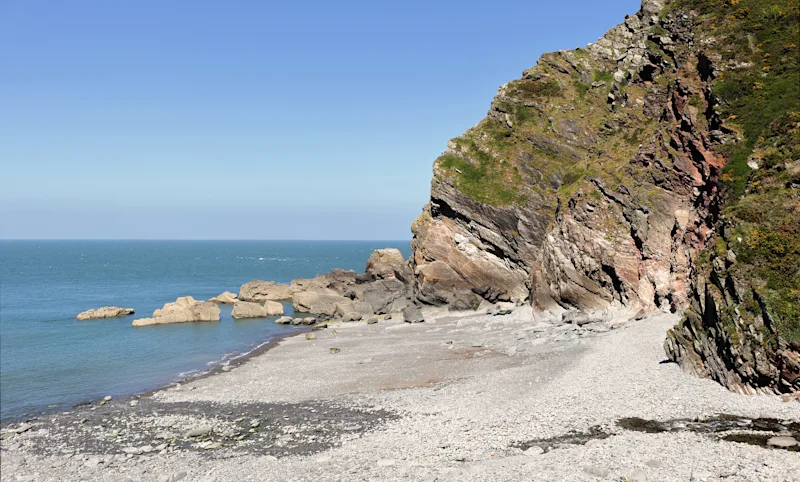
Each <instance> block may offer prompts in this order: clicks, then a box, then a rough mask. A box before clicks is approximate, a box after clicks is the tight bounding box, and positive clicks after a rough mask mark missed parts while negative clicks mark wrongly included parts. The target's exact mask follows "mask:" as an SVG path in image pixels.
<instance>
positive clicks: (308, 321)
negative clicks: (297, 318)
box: [302, 316, 317, 325]
mask: <svg viewBox="0 0 800 482" xmlns="http://www.w3.org/2000/svg"><path fill="white" fill-rule="evenodd" d="M316 322H317V319H316V318H314V317H313V316H307V317H305V318H303V319H302V323H303V324H304V325H313V324H314V323H316Z"/></svg>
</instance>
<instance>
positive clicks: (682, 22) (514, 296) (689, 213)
mask: <svg viewBox="0 0 800 482" xmlns="http://www.w3.org/2000/svg"><path fill="white" fill-rule="evenodd" d="M661 8H662V5H661V3H659V2H656V1H649V0H648V1H645V2H644V3H643V7H642V10H641V11H640V12H639V13H638V14H637V15H635V16H631V17H628V18H627V19H626V20H625V22H624V23H623V24H622V25H619V26H617V27H614V28H613V29H611V30H609V32H608V33H607V34H606V35H605V36H604V37H603V38H602V39H600V40H599V41H598V42H597V43H595V44H592V45H589V46H588V47H587V48H586V49H577V50H574V51H560V52H555V53H551V54H545V55H544V56H542V58H541V59H540V60H539V62H538V63H537V65H536V66H535V67H533V68H532V69H529V70H527V71H525V72H524V73H523V77H522V78H521V79H519V80H515V81H512V82H509V83H508V84H506V85H504V86H502V87H501V88H500V90H499V92H498V94H497V96H496V97H495V99H494V101H493V103H492V106H491V108H490V110H489V113H488V115H487V117H486V118H485V119H484V120H482V121H481V122H480V123H479V124H478V125H477V126H475V127H474V128H472V129H470V130H468V131H467V132H466V133H465V134H463V135H462V136H461V137H458V138H456V139H453V140H452V141H450V143H449V144H448V148H447V150H446V151H445V152H444V153H443V154H442V156H440V157H439V158H438V159H437V161H436V163H435V165H434V178H433V181H432V186H431V200H430V203H429V204H428V205H427V206H426V207H425V209H424V211H423V213H422V215H421V216H420V217H419V218H418V219H417V221H416V222H415V223H414V226H413V227H412V231H413V233H414V239H413V241H412V247H413V250H414V254H413V258H412V262H413V268H414V274H415V284H416V297H417V298H418V299H419V300H420V301H422V302H424V303H430V304H445V303H450V304H452V303H453V302H454V301H455V300H459V302H461V303H474V300H473V299H472V298H471V296H472V295H478V296H480V297H482V298H484V299H487V300H489V301H492V302H496V301H512V302H517V303H521V302H530V303H532V304H533V305H534V307H535V308H537V309H539V310H554V311H557V312H560V311H562V310H564V309H573V308H577V309H585V310H595V309H602V308H609V307H616V308H621V309H626V310H629V311H630V312H638V311H640V310H642V309H644V310H653V309H657V308H661V309H673V310H674V309H679V308H682V307H683V306H684V305H685V303H686V299H687V293H688V286H687V283H686V279H687V277H688V276H689V274H690V272H691V257H692V256H693V255H694V253H696V252H697V251H698V250H699V249H701V248H702V247H703V246H704V245H705V243H706V242H707V241H708V239H709V236H710V234H711V232H710V230H709V228H708V226H709V225H710V224H713V222H714V215H715V213H716V212H717V210H718V205H717V203H718V199H717V198H718V196H717V194H718V193H717V188H716V184H717V182H718V179H719V175H720V169H721V167H722V166H723V165H724V159H723V158H722V157H721V156H720V155H718V154H716V153H715V152H714V151H713V140H712V139H713V137H714V135H716V134H712V132H718V131H719V129H720V128H721V127H720V124H721V121H720V119H719V117H718V116H717V115H716V113H715V112H714V110H713V105H712V104H713V99H711V98H710V95H711V94H710V85H709V82H710V81H711V78H710V76H709V70H711V69H713V66H712V65H711V64H710V61H709V59H708V58H707V57H705V56H704V54H703V53H702V52H700V51H697V50H696V49H694V48H693V43H692V38H693V35H694V32H693V30H692V19H691V18H690V17H689V16H687V17H686V18H684V17H683V16H670V15H667V16H662V17H659V15H658V14H657V13H654V12H660V11H661Z"/></svg>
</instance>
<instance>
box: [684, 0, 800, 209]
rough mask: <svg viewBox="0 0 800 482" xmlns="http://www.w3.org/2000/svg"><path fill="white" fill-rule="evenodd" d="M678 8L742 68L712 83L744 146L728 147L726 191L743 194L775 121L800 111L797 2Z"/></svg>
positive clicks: (695, 0) (712, 0)
mask: <svg viewBox="0 0 800 482" xmlns="http://www.w3.org/2000/svg"><path fill="white" fill-rule="evenodd" d="M674 4H675V6H676V7H683V8H686V9H694V10H696V11H697V12H699V13H700V14H701V15H702V23H703V24H704V28H707V29H708V30H709V31H712V32H713V34H714V35H715V36H716V37H718V39H717V44H718V46H719V47H721V48H723V49H724V50H723V52H722V54H723V59H724V60H725V61H735V62H737V63H738V65H739V66H740V67H739V68H732V69H728V70H726V71H725V72H724V73H723V74H722V76H721V77H720V78H719V79H717V80H716V82H715V83H714V88H713V92H714V95H715V96H716V97H717V98H718V99H719V101H720V108H721V113H722V115H723V117H724V118H726V119H727V120H728V123H730V124H732V125H738V127H739V128H740V129H741V132H742V134H743V136H744V141H743V142H740V143H737V144H734V145H731V146H730V147H726V148H725V150H724V153H725V154H726V157H727V158H728V159H729V162H728V165H727V167H726V168H725V176H724V177H723V180H724V181H725V185H726V189H727V191H728V193H729V196H730V197H737V196H740V195H741V194H742V193H744V190H745V185H746V183H747V179H748V175H749V173H750V169H749V168H748V167H747V159H748V157H749V156H750V154H751V153H752V152H753V149H754V147H755V145H756V142H757V141H758V139H759V137H760V136H761V135H762V134H763V132H764V130H765V129H766V128H767V126H768V125H769V124H770V122H772V121H773V120H775V119H778V118H780V117H782V116H784V115H785V114H786V113H788V112H791V111H798V110H800V69H798V45H797V44H798V43H800V26H799V25H800V23H798V19H799V18H800V13H798V11H799V10H800V3H798V2H797V1H796V0H791V1H787V0H782V1H776V0H726V1H721V0H678V1H676V2H674Z"/></svg>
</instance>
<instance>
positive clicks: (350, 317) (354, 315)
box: [342, 311, 363, 323]
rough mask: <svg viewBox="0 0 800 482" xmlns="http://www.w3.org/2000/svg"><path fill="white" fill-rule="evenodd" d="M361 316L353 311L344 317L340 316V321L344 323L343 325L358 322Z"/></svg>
mask: <svg viewBox="0 0 800 482" xmlns="http://www.w3.org/2000/svg"><path fill="white" fill-rule="evenodd" d="M362 316H363V315H362V314H361V313H357V312H355V311H351V312H349V313H345V314H344V316H342V321H343V322H345V323H347V322H350V321H360V320H361V318H362Z"/></svg>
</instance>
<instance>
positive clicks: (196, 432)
mask: <svg viewBox="0 0 800 482" xmlns="http://www.w3.org/2000/svg"><path fill="white" fill-rule="evenodd" d="M213 431H214V429H213V428H212V427H210V426H208V425H204V426H200V427H195V428H193V429H191V430H189V431H188V432H186V437H187V438H191V437H203V436H205V435H210V434H211V432H213Z"/></svg>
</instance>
